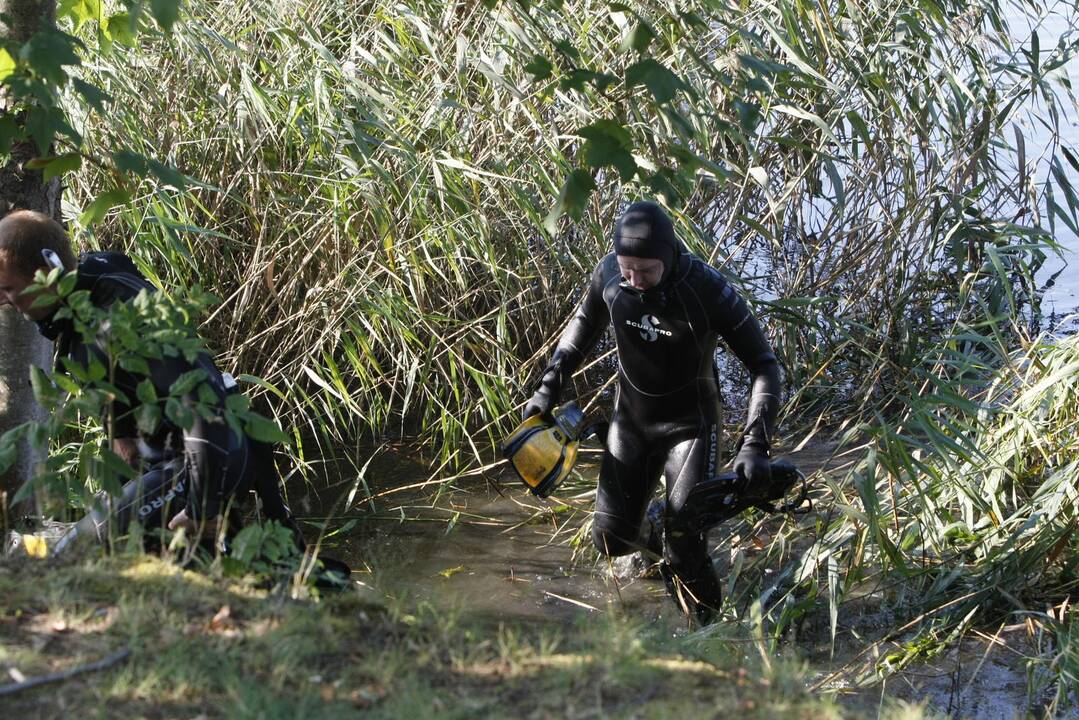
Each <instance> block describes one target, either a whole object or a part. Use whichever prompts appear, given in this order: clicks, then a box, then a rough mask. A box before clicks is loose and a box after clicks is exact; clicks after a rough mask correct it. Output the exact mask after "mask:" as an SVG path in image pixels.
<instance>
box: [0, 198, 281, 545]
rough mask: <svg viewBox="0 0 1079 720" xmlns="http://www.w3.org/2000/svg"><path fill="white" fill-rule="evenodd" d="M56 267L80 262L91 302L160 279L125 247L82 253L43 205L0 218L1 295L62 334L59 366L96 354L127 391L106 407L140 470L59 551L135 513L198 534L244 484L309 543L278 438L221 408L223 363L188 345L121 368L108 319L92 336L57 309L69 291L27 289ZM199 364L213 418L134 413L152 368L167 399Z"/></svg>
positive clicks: (228, 386) (228, 390)
mask: <svg viewBox="0 0 1079 720" xmlns="http://www.w3.org/2000/svg"><path fill="white" fill-rule="evenodd" d="M54 267H55V268H62V269H63V270H64V271H65V272H72V271H73V272H75V273H76V281H75V290H85V291H88V292H89V297H90V302H91V304H92V305H94V306H95V307H97V308H101V309H107V308H109V307H110V306H111V305H112V304H113V303H116V302H129V301H131V300H132V299H133V298H135V297H136V296H137V295H138V294H139V293H140V292H142V291H147V292H151V293H152V292H156V288H154V286H153V285H151V284H150V283H149V282H148V281H147V280H146V278H144V277H143V276H142V274H141V273H140V272H139V271H138V269H137V268H136V267H135V265H134V263H132V262H131V260H130V259H129V258H128V257H126V256H125V255H122V254H120V253H114V252H96V253H87V254H86V255H83V256H82V258H80V259H79V260H78V261H77V260H76V259H75V255H74V253H73V252H72V249H71V243H70V240H69V239H68V237H67V233H66V232H65V230H64V228H63V227H62V226H61V225H60V224H59V223H58V222H56V221H55V220H53V219H52V218H50V217H49V216H47V215H45V214H43V213H39V212H33V211H28V210H20V211H16V212H12V213H10V214H8V215H7V216H6V217H4V219H3V220H0V305H6V304H10V305H14V306H15V307H16V308H17V309H18V310H19V311H20V312H22V313H23V315H25V316H26V317H27V318H29V319H30V320H33V321H35V322H36V323H37V325H38V328H39V329H40V331H41V333H42V334H43V335H44V336H45V337H47V338H49V339H50V340H53V341H55V342H56V348H57V367H58V368H62V367H63V364H64V362H65V360H66V361H68V362H72V363H74V364H75V365H78V366H81V367H82V368H88V367H89V365H90V362H91V359H92V358H93V359H96V360H97V361H99V362H102V363H104V364H105V366H106V367H109V366H110V365H111V366H112V367H114V368H115V370H114V373H115V374H114V376H113V377H112V384H113V385H114V386H115V387H116V389H118V390H119V391H120V395H118V396H116V397H115V399H114V400H113V401H112V402H111V404H110V406H109V408H108V409H107V414H108V417H107V422H108V423H109V424H110V426H111V434H112V436H113V450H114V452H116V454H117V455H119V456H120V457H121V458H123V459H124V460H125V461H126V462H127V463H128V464H130V465H132V466H134V467H139V466H140V465H141V466H142V467H143V474H142V475H141V477H139V478H137V479H135V480H131V481H129V482H128V483H127V484H126V485H125V486H124V488H123V492H122V494H121V495H120V496H119V497H117V498H105V499H104V505H103V507H100V508H98V509H97V510H95V511H93V512H91V513H90V514H89V515H87V516H86V517H85V518H83V520H82V521H80V522H79V523H77V524H76V526H75V527H74V528H73V529H72V530H71V531H69V533H68V534H67V535H66V536H65V537H64V538H63V539H61V540H60V542H59V544H58V545H57V547H56V549H55V552H58V553H59V552H62V551H63V550H64V549H66V548H67V547H69V546H70V545H72V544H73V543H74V542H75V540H76V538H84V537H90V538H93V539H96V540H98V541H104V540H105V539H106V538H107V536H108V534H109V532H112V533H115V534H122V533H124V532H126V530H127V527H128V525H129V524H130V522H131V521H132V520H135V519H138V520H139V521H140V522H141V523H142V524H143V526H145V527H147V528H150V527H154V526H156V527H162V526H164V525H165V524H166V523H167V524H168V527H169V528H170V529H173V530H175V529H178V528H181V527H188V528H191V529H192V530H194V531H195V532H196V535H199V534H206V535H211V534H216V532H217V530H218V529H219V525H220V522H221V518H222V513H223V512H224V511H225V510H227V508H228V506H229V504H230V503H231V502H232V500H233V498H234V497H236V496H237V495H238V494H240V493H243V492H246V491H247V490H255V491H256V492H257V493H258V495H259V499H260V500H261V503H262V510H263V512H264V513H265V515H266V516H267V517H268V518H269V519H272V520H277V521H278V522H280V523H282V524H284V525H286V526H287V527H289V528H290V529H292V530H293V531H294V533H295V534H296V538H297V542H298V543H302V540H300V538H299V534H298V528H297V527H296V524H295V521H294V520H293V517H292V514H291V512H290V511H289V509H288V507H287V506H286V505H285V502H284V500H283V498H282V497H281V493H280V489H279V487H278V475H277V473H276V470H275V468H274V464H273V448H272V446H271V445H268V444H266V443H262V442H258V441H256V440H254V439H253V438H251V437H248V436H247V435H246V434H245V433H240V432H237V431H236V430H234V429H232V428H231V427H230V426H229V425H228V424H227V423H226V422H225V421H224V419H223V417H222V416H223V411H224V408H225V400H226V398H227V396H228V395H230V394H232V393H233V392H235V391H236V384H235V381H234V380H232V378H231V377H230V376H228V375H226V374H223V373H222V372H220V371H219V370H218V368H217V367H216V366H215V365H214V363H213V361H212V360H211V359H210V357H209V355H207V354H206V353H205V352H200V353H199V354H198V356H197V357H196V358H195V359H194V361H188V360H187V359H185V358H184V357H183V356H182V355H181V356H176V357H169V356H163V357H161V358H159V359H149V358H148V359H146V363H147V371H146V373H145V374H142V373H135V372H131V371H129V370H126V369H124V367H123V366H122V365H121V364H120V363H119V362H117V358H108V357H106V353H105V347H104V343H103V342H102V337H103V336H104V335H105V334H106V333H107V332H108V329H107V328H106V327H104V325H102V326H100V327H96V328H93V329H94V331H95V332H93V333H92V334H91V335H90V337H92V338H95V339H94V340H87V336H86V335H84V334H83V333H81V332H79V331H78V330H77V328H76V324H75V323H74V322H73V320H72V318H71V315H72V313H71V312H69V313H60V312H59V310H60V308H61V307H62V305H63V303H64V302H65V301H63V300H57V302H55V303H52V304H47V305H45V306H40V305H36V304H35V302H34V301H35V300H36V299H37V297H38V295H39V293H37V292H29V293H27V292H23V291H24V290H25V289H26V288H27V286H29V285H31V284H33V282H34V280H33V278H34V275H35V273H36V272H37V271H39V270H44V271H45V272H48V271H49V270H50V269H52V268H54ZM110 361H112V362H110ZM196 369H197V370H202V371H203V372H204V375H205V380H204V384H205V385H206V386H207V387H209V388H210V390H211V392H212V397H213V398H214V400H213V401H212V402H211V403H210V405H211V407H214V408H216V409H217V410H218V411H220V414H219V415H218V416H216V417H209V418H207V417H203V416H202V415H201V414H199V413H193V415H194V421H193V423H192V424H191V426H190V427H188V428H180V427H178V426H177V425H176V424H174V423H172V422H170V421H169V420H168V418H167V417H165V416H164V415H163V414H162V419H161V420H160V422H159V423H158V424H157V427H156V428H154V429H153V430H152V431H151V432H143V431H142V430H140V429H139V428H138V425H137V423H136V420H135V408H136V406H137V402H136V401H135V398H136V397H137V395H138V392H137V387H138V385H139V383H140V381H143V380H145V379H147V378H149V380H150V381H151V382H152V384H153V387H154V391H155V392H156V394H157V397H159V398H162V400H161V402H164V398H167V397H168V396H169V392H170V388H171V387H172V385H173V383H174V382H175V381H176V380H177V379H179V378H180V377H181V376H182V375H184V374H185V373H188V372H189V371H192V370H196ZM196 389H197V388H196ZM194 395H195V390H192V392H191V393H189V395H188V396H185V397H184V398H183V399H182V402H185V403H187V402H191V401H193V396H194ZM201 397H205V393H203V394H202V395H201ZM143 430H145V428H143Z"/></svg>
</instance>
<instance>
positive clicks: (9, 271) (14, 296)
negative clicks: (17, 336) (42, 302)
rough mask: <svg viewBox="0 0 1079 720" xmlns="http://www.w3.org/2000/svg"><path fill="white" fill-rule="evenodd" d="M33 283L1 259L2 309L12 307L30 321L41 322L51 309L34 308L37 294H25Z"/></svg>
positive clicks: (0, 288) (0, 297)
mask: <svg viewBox="0 0 1079 720" xmlns="http://www.w3.org/2000/svg"><path fill="white" fill-rule="evenodd" d="M32 283H33V281H32V280H30V279H29V278H27V277H24V276H23V275H22V274H21V273H19V272H18V271H17V270H16V269H15V268H13V267H12V266H11V265H10V264H9V263H7V262H5V261H4V259H3V258H2V257H0V307H3V306H4V305H11V306H12V307H14V308H15V309H16V310H18V311H19V312H21V313H22V314H23V316H24V317H25V318H27V319H28V320H40V319H41V318H43V317H45V316H47V315H48V314H49V308H41V307H37V308H33V309H31V307H30V306H31V305H33V304H34V299H35V298H36V297H37V293H36V292H35V293H27V292H24V291H25V290H26V287H27V286H28V285H31V284H32Z"/></svg>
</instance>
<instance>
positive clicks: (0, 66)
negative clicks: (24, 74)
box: [0, 48, 19, 82]
mask: <svg viewBox="0 0 1079 720" xmlns="http://www.w3.org/2000/svg"><path fill="white" fill-rule="evenodd" d="M18 67H19V63H17V62H16V61H15V58H13V57H11V53H9V52H8V51H7V50H6V49H5V48H0V82H3V81H5V80H7V79H8V78H9V77H11V75H12V73H14V72H15V71H16V70H17V69H18Z"/></svg>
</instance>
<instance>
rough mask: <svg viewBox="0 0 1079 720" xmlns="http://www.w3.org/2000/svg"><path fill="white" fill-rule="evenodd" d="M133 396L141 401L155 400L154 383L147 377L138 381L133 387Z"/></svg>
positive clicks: (149, 401)
mask: <svg viewBox="0 0 1079 720" xmlns="http://www.w3.org/2000/svg"><path fill="white" fill-rule="evenodd" d="M135 397H137V398H138V399H139V402H141V403H156V402H157V389H156V388H154V384H153V383H152V382H151V381H150V379H149V378H147V379H145V380H143V381H142V382H140V383H139V384H138V386H137V387H136V388H135Z"/></svg>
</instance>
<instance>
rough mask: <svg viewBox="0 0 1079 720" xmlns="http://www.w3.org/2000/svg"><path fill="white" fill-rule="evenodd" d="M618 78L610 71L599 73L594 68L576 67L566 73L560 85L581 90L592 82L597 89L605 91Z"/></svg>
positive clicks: (563, 87) (564, 87)
mask: <svg viewBox="0 0 1079 720" xmlns="http://www.w3.org/2000/svg"><path fill="white" fill-rule="evenodd" d="M616 80H618V78H617V77H615V76H614V75H611V74H609V73H599V72H595V71H593V70H585V69H583V68H575V69H573V70H571V71H569V72H568V73H566V75H565V76H564V77H563V78H562V80H561V82H560V83H559V86H560V87H561V88H562V89H563V90H576V91H578V92H581V91H583V90H584V88H585V85H587V84H588V83H592V84H593V85H595V87H596V90H598V91H600V92H603V91H604V90H606V89H607V88H608V87H610V86H611V84H613V83H614V82H615V81H616Z"/></svg>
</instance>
